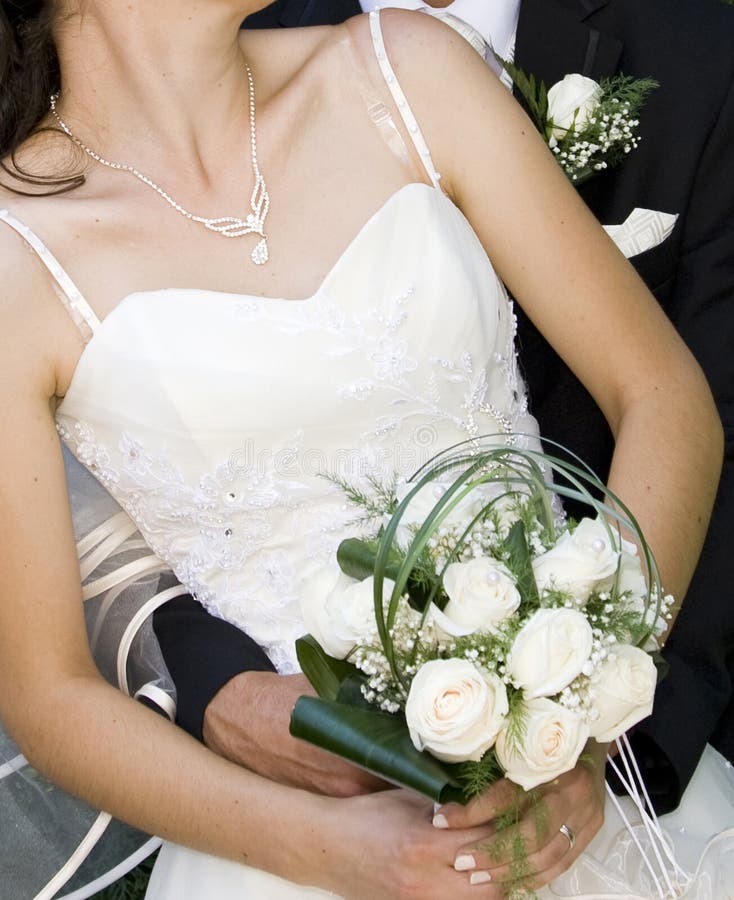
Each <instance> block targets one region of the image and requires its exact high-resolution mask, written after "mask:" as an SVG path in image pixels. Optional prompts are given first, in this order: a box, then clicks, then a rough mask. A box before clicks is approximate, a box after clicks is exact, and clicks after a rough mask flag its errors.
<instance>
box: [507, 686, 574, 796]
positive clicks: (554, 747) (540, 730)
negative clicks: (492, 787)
mask: <svg viewBox="0 0 734 900" xmlns="http://www.w3.org/2000/svg"><path fill="white" fill-rule="evenodd" d="M525 709H526V719H525V725H526V727H525V736H524V738H523V740H522V744H520V742H513V743H510V741H508V740H507V735H506V733H505V732H504V731H502V732H500V734H499V735H498V737H497V743H496V745H495V752H496V753H497V759H498V760H499V761H500V765H501V766H502V768H503V769H504V770H505V775H506V776H507V778H509V779H510V781H514V782H515V784H519V785H520V787H522V788H524V789H525V790H526V791H529V790H532V788H534V787H537V786H538V785H539V784H545V783H546V782H548V781H552V780H553V779H554V778H557V777H558V776H559V775H563V773H564V772H569V771H570V770H571V769H573V767H574V766H575V765H576V762H577V760H578V758H579V756H580V755H581V751H582V750H583V749H584V746H585V744H586V741H587V740H588V738H589V728H588V725H586V723H585V722H584V720H583V719H582V718H581V716H580V715H579V714H578V713H575V712H573V711H572V710H570V709H566V708H565V707H564V706H561V705H560V704H559V703H554V702H553V701H552V700H547V699H544V698H540V699H537V700H529V701H528V702H527V703H526V704H525Z"/></svg>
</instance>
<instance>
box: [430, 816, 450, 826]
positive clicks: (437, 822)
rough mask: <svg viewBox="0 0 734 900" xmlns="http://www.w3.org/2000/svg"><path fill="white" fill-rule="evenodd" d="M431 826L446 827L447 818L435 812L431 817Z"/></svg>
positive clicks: (447, 823)
mask: <svg viewBox="0 0 734 900" xmlns="http://www.w3.org/2000/svg"><path fill="white" fill-rule="evenodd" d="M433 827H434V828H448V827H449V820H448V819H447V818H446V816H445V815H444V814H443V813H436V815H435V816H434V817H433Z"/></svg>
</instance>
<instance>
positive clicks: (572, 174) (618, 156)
mask: <svg viewBox="0 0 734 900" xmlns="http://www.w3.org/2000/svg"><path fill="white" fill-rule="evenodd" d="M498 58H499V57H498ZM499 62H500V63H501V65H502V66H503V67H504V69H505V70H506V72H507V74H508V75H509V76H510V78H512V81H513V83H514V84H515V86H516V87H517V89H518V91H519V92H520V94H521V95H522V97H523V99H524V100H525V103H526V105H527V108H528V111H529V113H530V116H531V118H532V119H533V122H534V123H535V126H536V127H537V129H538V131H539V132H540V133H541V134H542V135H543V138H544V139H545V140H546V142H547V144H548V146H549V147H550V149H551V151H552V152H553V153H554V154H555V157H556V159H557V160H558V163H559V165H560V166H561V168H562V169H563V171H564V172H565V173H566V175H567V176H568V178H569V179H570V180H571V181H572V182H573V183H574V184H575V185H579V184H582V183H583V182H584V181H586V180H587V179H588V178H591V176H592V175H594V174H595V173H597V172H601V171H603V170H604V169H611V168H613V167H614V166H617V165H619V163H621V162H622V160H624V158H625V156H626V155H627V154H628V153H630V152H631V151H632V150H634V149H635V148H636V147H637V146H638V144H639V143H640V137H639V135H638V133H637V129H638V126H639V124H640V121H639V114H640V110H641V109H642V106H643V104H644V102H645V100H646V98H647V95H648V94H649V93H650V91H652V90H654V89H655V88H656V87H659V84H658V82H657V81H655V80H654V79H653V78H632V77H631V76H629V75H622V74H619V75H614V76H613V77H611V78H604V79H603V80H602V81H600V82H596V81H594V80H593V79H591V78H586V77H585V76H584V75H578V74H570V75H566V77H565V78H563V79H562V80H561V81H559V82H557V83H556V84H554V85H553V86H552V87H550V88H547V87H546V86H545V84H544V83H543V82H542V81H538V80H537V79H536V78H535V76H534V75H529V74H527V73H525V72H524V71H523V70H522V69H520V68H519V67H518V66H516V65H514V64H513V63H510V62H506V61H505V60H503V59H499Z"/></svg>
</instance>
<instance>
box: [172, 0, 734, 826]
mask: <svg viewBox="0 0 734 900" xmlns="http://www.w3.org/2000/svg"><path fill="white" fill-rule="evenodd" d="M359 12H360V7H359V5H358V3H357V2H355V0H278V2H276V3H274V4H272V5H271V6H269V7H267V9H265V10H263V11H262V12H260V13H257V14H256V15H255V16H253V17H251V18H250V19H249V20H248V22H247V23H246V24H247V25H248V26H253V27H277V26H297V25H310V24H322V25H323V24H335V23H338V22H341V21H343V20H344V19H345V18H348V17H349V16H351V15H355V14H358V13H359ZM515 60H516V62H517V64H518V65H520V66H521V67H522V68H524V69H525V70H526V71H529V72H532V73H534V74H535V75H536V76H539V77H540V78H542V79H543V80H544V81H545V82H546V84H548V85H550V84H552V83H553V82H555V81H557V80H559V79H560V78H562V77H563V76H564V75H565V74H567V73H569V72H581V73H583V74H585V75H588V76H590V77H592V78H595V79H597V80H598V79H599V78H602V77H603V76H605V75H611V74H613V73H615V72H618V71H621V72H624V73H625V74H627V75H633V76H637V77H642V76H651V77H653V78H656V79H657V80H658V81H659V82H660V87H659V89H657V90H656V91H654V92H653V93H652V95H651V96H650V98H649V99H648V101H647V103H646V105H645V107H644V110H643V112H642V115H641V125H640V133H641V136H642V141H641V143H640V146H639V148H638V149H636V150H635V151H633V153H631V155H630V156H629V157H628V158H627V159H626V160H625V161H624V162H623V164H622V165H621V166H619V167H618V168H616V169H614V170H611V171H608V172H605V173H603V174H600V175H599V176H597V177H595V178H594V179H592V180H591V181H589V182H587V183H586V184H585V185H583V186H582V188H581V189H580V192H581V195H582V196H583V198H584V199H585V200H586V202H587V203H588V204H589V206H590V207H591V209H592V210H593V212H594V214H595V215H596V216H597V218H598V219H599V220H600V221H601V222H602V223H604V224H616V223H621V222H623V221H624V220H625V219H626V218H627V216H628V215H629V213H630V212H631V211H632V209H634V208H635V207H643V208H647V209H654V210H660V211H664V212H668V213H674V214H678V216H679V218H678V221H677V223H676V226H675V229H674V231H673V233H672V234H671V235H670V236H669V237H668V238H667V239H666V240H665V241H664V242H663V243H662V244H660V245H659V246H657V247H654V248H652V249H650V250H648V251H646V252H644V253H642V254H640V255H639V256H638V257H636V258H633V259H632V263H633V265H634V266H635V267H636V269H637V270H638V272H639V273H640V275H641V276H642V278H643V279H644V280H645V282H646V283H647V285H648V286H649V287H650V289H651V290H652V291H653V293H654V294H655V296H656V298H657V299H658V301H659V303H660V304H661V306H662V307H663V308H664V310H665V311H666V312H667V314H668V315H669V317H670V318H671V319H672V321H673V322H674V324H675V325H676V327H677V328H678V330H679V331H680V333H681V335H682V336H683V338H684V339H685V341H686V342H687V344H688V345H689V347H690V348H691V349H692V351H693V352H694V353H695V355H696V357H697V358H698V360H699V362H700V363H701V365H702V366H703V368H704V370H705V372H706V375H707V376H708V379H709V381H710V383H711V386H712V388H713V391H714V394H715V396H716V400H717V403H718V406H719V411H720V413H721V416H722V419H723V422H724V427H725V431H726V462H725V468H724V476H723V480H722V483H721V487H720V490H719V496H718V500H717V505H716V509H715V512H714V518H713V522H712V526H711V529H710V533H709V537H708V540H707V542H706V546H705V548H704V551H703V555H702V558H701V563H700V565H699V567H698V571H697V573H696V576H695V578H694V581H693V584H692V586H691V589H690V591H689V593H688V596H687V599H686V604H685V608H684V609H683V612H682V613H681V614H680V617H679V619H678V622H677V623H676V626H675V629H674V632H673V634H672V635H671V637H670V640H669V642H668V645H667V647H666V656H667V659H668V662H669V664H670V673H669V675H668V677H667V679H666V680H665V681H664V682H663V683H662V685H661V686H660V688H659V691H658V695H657V698H656V702H655V710H654V713H653V716H652V717H651V718H650V719H649V720H648V721H647V722H646V723H645V724H644V725H643V726H642V727H641V728H640V729H639V731H638V733H637V735H636V737H635V740H636V741H637V742H638V745H639V751H643V752H642V754H641V755H642V756H643V764H646V765H647V766H648V767H649V774H648V778H647V780H648V782H649V785H650V786H651V787H652V788H653V790H657V789H658V787H659V788H660V791H661V793H660V796H659V800H658V801H657V805H659V807H660V808H661V809H665V808H667V807H669V806H672V805H675V804H676V803H677V801H678V799H679V797H680V793H681V792H682V790H683V789H684V787H685V785H686V784H687V783H688V780H689V778H690V776H691V774H692V772H693V769H694V768H695V765H696V763H697V761H698V758H699V756H700V754H701V752H702V751H703V748H704V745H705V744H706V742H707V741H710V742H711V743H713V744H714V745H715V746H717V747H718V748H719V749H720V750H721V751H722V752H724V753H725V754H726V755H727V756H728V757H729V758H730V759H734V699H733V696H734V694H733V691H732V678H734V545H732V546H730V543H731V540H732V537H731V536H732V532H734V9H730V8H728V7H725V6H723V5H719V4H717V3H715V2H714V0H644V2H640V0H522V5H521V12H520V20H519V26H518V33H517V45H516V54H515ZM492 139H493V137H492V134H488V135H487V141H491V140H492ZM532 177H533V173H532V172H529V173H528V178H532ZM518 315H519V333H518V346H519V352H520V361H521V364H522V367H523V369H524V372H525V377H526V380H527V383H528V389H529V394H530V401H531V407H532V410H533V412H534V414H535V415H536V417H537V418H538V420H539V422H540V427H541V433H542V434H544V435H545V436H546V437H550V438H553V439H555V440H557V441H559V442H561V443H562V444H565V445H566V446H568V447H570V448H572V449H573V450H575V452H576V453H578V454H579V455H580V456H581V457H582V458H583V459H585V460H586V461H587V462H588V463H589V464H590V465H591V466H592V467H593V468H594V469H596V470H597V471H598V472H599V473H600V474H605V473H606V472H607V469H608V464H609V459H610V456H611V451H612V439H611V435H610V433H609V429H608V428H607V425H606V423H605V421H604V419H603V417H602V416H601V413H600V412H599V410H598V409H597V407H596V406H595V404H594V403H593V401H592V400H591V398H590V397H589V395H588V394H587V392H586V391H585V390H584V388H583V387H582V386H581V385H580V383H579V382H578V380H577V379H576V378H575V377H574V376H573V374H572V373H571V372H570V371H569V370H568V369H567V367H566V366H565V365H564V364H563V363H562V362H561V360H560V359H559V358H558V356H557V355H556V354H555V353H554V352H553V350H551V348H550V347H549V346H548V344H547V343H546V342H545V341H544V340H543V338H542V337H541V336H540V335H539V333H538V332H537V331H536V329H535V328H534V327H533V326H532V325H531V324H530V323H529V322H528V320H527V319H526V318H525V317H524V316H523V315H522V312H521V311H520V310H518ZM666 452H667V448H666ZM155 624H156V631H157V632H158V634H159V637H160V640H161V643H162V646H163V650H164V655H165V657H166V660H167V662H168V663H169V666H170V668H171V671H172V675H173V677H174V681H176V683H177V687H178V690H179V721H180V723H181V724H182V725H183V726H184V727H186V728H187V729H188V730H190V731H192V732H193V733H195V734H200V731H201V722H202V716H203V711H204V709H205V707H206V704H207V703H208V701H209V700H210V699H211V698H212V697H213V696H214V694H215V693H216V691H217V690H218V689H219V688H220V687H221V686H222V685H223V684H225V683H226V681H228V680H229V678H230V677H232V676H233V675H235V674H237V673H238V672H241V671H243V670H245V669H251V668H270V664H269V662H268V660H267V658H266V657H265V655H264V653H263V652H262V651H261V650H260V648H258V647H257V646H256V645H255V644H254V643H253V642H252V641H250V639H249V638H247V636H246V635H243V634H242V633H240V632H238V631H237V630H236V629H234V628H233V627H231V626H229V625H227V624H226V623H223V622H221V621H219V620H216V619H213V618H212V617H210V616H208V615H207V614H206V613H204V612H203V610H202V609H201V608H200V607H199V605H198V604H196V603H194V602H193V601H191V600H188V601H186V600H180V601H176V604H175V605H171V606H169V607H168V608H164V609H163V610H162V611H160V612H159V613H158V614H157V616H156V623H155ZM650 741H654V742H655V747H653V746H652V745H651V744H650V743H649V742H650ZM645 744H648V746H647V747H646V746H644V745H645ZM656 748H660V749H662V751H663V752H664V754H665V755H666V757H667V760H668V761H669V763H670V764H671V765H669V766H668V765H663V766H661V762H662V759H663V758H662V757H661V756H660V754H659V752H657V749H656ZM645 751H649V752H645ZM658 778H660V779H661V784H660V785H659V786H658V785H656V784H655V783H654V782H655V781H656V779H658Z"/></svg>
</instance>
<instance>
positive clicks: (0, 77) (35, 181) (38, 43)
mask: <svg viewBox="0 0 734 900" xmlns="http://www.w3.org/2000/svg"><path fill="white" fill-rule="evenodd" d="M52 26H53V7H52V4H51V3H50V2H48V0H0V170H2V172H3V173H4V175H5V177H4V178H3V179H2V183H3V187H5V188H7V189H8V190H10V191H13V192H14V193H17V194H44V195H48V194H61V193H65V192H66V191H70V190H72V189H73V188H75V187H78V186H79V185H80V184H82V183H83V181H84V176H83V175H81V174H72V175H66V176H53V175H51V176H47V175H38V174H34V173H31V172H28V171H26V170H24V169H23V168H22V167H21V166H20V165H19V164H18V163H17V162H16V152H17V150H18V148H19V147H20V146H21V145H22V144H23V143H24V142H25V141H26V140H28V138H29V137H31V136H32V135H34V134H38V133H40V132H42V131H57V129H55V128H48V127H47V126H46V127H40V123H41V122H42V121H43V119H44V117H45V116H46V114H47V113H48V109H49V97H50V96H51V94H55V93H57V92H58V90H59V88H60V86H61V75H60V71H59V59H58V55H57V53H56V46H55V44H54V39H53V29H52ZM8 161H9V162H10V165H8Z"/></svg>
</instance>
